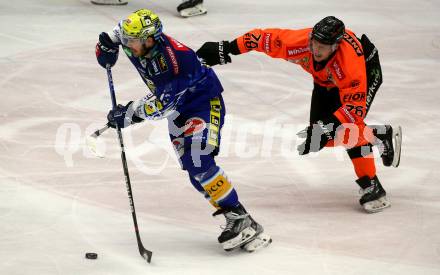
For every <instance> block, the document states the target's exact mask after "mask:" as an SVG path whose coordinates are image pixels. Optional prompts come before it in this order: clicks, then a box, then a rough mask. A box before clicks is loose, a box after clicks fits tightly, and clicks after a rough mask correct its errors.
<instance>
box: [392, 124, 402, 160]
mask: <svg viewBox="0 0 440 275" xmlns="http://www.w3.org/2000/svg"><path fill="white" fill-rule="evenodd" d="M393 142H394V158H393V163H392V164H391V165H392V166H393V167H396V168H397V167H398V166H399V164H400V153H401V151H402V127H400V126H398V127H397V130H395V129H394V128H393Z"/></svg>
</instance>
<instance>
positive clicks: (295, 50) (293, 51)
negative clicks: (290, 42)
mask: <svg viewBox="0 0 440 275" xmlns="http://www.w3.org/2000/svg"><path fill="white" fill-rule="evenodd" d="M286 51H287V55H288V56H295V55H299V54H302V53H305V52H308V51H310V49H309V47H287V48H286Z"/></svg>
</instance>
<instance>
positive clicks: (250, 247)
mask: <svg viewBox="0 0 440 275" xmlns="http://www.w3.org/2000/svg"><path fill="white" fill-rule="evenodd" d="M271 243H272V237H271V236H269V235H268V234H265V233H260V234H259V235H258V236H257V237H255V238H254V239H253V240H252V241H250V242H248V243H247V244H245V245H242V246H241V248H242V249H243V250H245V251H247V252H249V253H251V252H254V251H256V250H258V249H261V248H264V247H267V246H268V245H269V244H271Z"/></svg>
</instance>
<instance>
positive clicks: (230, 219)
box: [220, 212, 249, 231]
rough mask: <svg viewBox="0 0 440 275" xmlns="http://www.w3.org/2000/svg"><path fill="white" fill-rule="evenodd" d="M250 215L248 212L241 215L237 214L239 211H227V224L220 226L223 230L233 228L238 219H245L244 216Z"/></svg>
mask: <svg viewBox="0 0 440 275" xmlns="http://www.w3.org/2000/svg"><path fill="white" fill-rule="evenodd" d="M248 216H249V214H248V213H246V214H243V215H240V214H237V213H234V212H228V213H225V217H226V225H224V226H220V228H221V229H223V231H228V230H231V229H232V228H233V227H234V224H235V221H236V220H241V219H244V218H246V217H248Z"/></svg>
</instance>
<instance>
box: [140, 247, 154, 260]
mask: <svg viewBox="0 0 440 275" xmlns="http://www.w3.org/2000/svg"><path fill="white" fill-rule="evenodd" d="M139 253H141V256H142V257H143V258H144V259H145V260H147V262H148V263H151V257H153V252H151V251H150V250H146V249H145V248H143V247H142V248H139Z"/></svg>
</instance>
